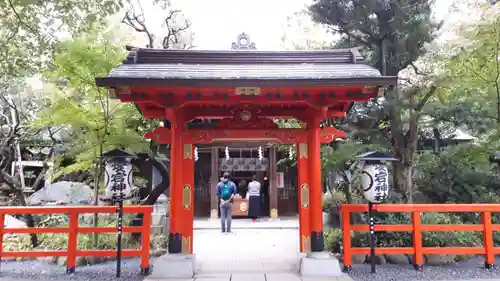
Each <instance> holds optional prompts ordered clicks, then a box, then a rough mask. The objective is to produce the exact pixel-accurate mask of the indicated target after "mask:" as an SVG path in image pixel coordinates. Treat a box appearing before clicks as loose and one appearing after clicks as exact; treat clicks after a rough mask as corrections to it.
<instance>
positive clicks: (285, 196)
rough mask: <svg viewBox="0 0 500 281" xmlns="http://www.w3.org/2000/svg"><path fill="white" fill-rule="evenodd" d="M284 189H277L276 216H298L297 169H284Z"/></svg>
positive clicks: (281, 170) (282, 170)
mask: <svg viewBox="0 0 500 281" xmlns="http://www.w3.org/2000/svg"><path fill="white" fill-rule="evenodd" d="M280 172H283V173H284V187H283V188H278V215H279V216H280V217H283V216H295V215H297V214H298V203H299V202H298V196H297V192H298V191H297V168H296V167H284V168H283V169H280Z"/></svg>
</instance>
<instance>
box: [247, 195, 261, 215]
mask: <svg viewBox="0 0 500 281" xmlns="http://www.w3.org/2000/svg"><path fill="white" fill-rule="evenodd" d="M248 216H249V217H251V218H258V217H260V196H249V197H248Z"/></svg>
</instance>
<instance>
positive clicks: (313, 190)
mask: <svg viewBox="0 0 500 281" xmlns="http://www.w3.org/2000/svg"><path fill="white" fill-rule="evenodd" d="M313 119H314V120H312V122H310V123H309V124H308V130H309V138H308V139H309V143H308V148H309V182H310V187H309V188H310V189H309V196H310V207H309V209H310V210H309V215H310V227H311V252H322V251H323V250H324V248H325V244H324V238H323V210H322V205H323V192H322V191H323V188H322V185H321V153H320V149H321V142H320V130H321V129H320V127H319V123H320V122H319V118H313Z"/></svg>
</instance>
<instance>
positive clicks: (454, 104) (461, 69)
mask: <svg viewBox="0 0 500 281" xmlns="http://www.w3.org/2000/svg"><path fill="white" fill-rule="evenodd" d="M480 12H481V16H480V18H479V20H477V21H475V22H473V23H471V24H468V25H465V26H462V27H461V28H459V30H458V31H457V36H458V40H456V41H452V42H449V43H448V44H446V45H445V46H444V47H443V48H442V50H441V53H440V56H439V57H438V58H439V60H438V67H440V68H441V69H442V72H443V75H446V77H447V79H446V80H445V81H443V83H442V84H441V88H440V90H439V92H438V97H439V100H438V102H437V103H436V104H435V106H434V107H433V108H432V111H431V112H432V113H431V116H433V117H434V118H436V119H437V120H440V121H442V122H448V123H452V124H454V125H465V126H467V128H468V129H469V130H471V131H473V132H477V133H481V134H487V135H488V136H491V137H492V142H495V143H496V145H497V146H498V145H499V143H498V129H499V128H498V124H500V65H499V60H498V54H499V50H500V8H499V7H498V5H496V7H491V6H489V5H487V6H485V7H482V8H481V10H480ZM445 50H451V51H449V52H446V51H445Z"/></svg>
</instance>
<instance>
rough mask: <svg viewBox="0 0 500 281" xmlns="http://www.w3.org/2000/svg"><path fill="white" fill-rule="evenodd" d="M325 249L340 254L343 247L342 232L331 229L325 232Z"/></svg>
mask: <svg viewBox="0 0 500 281" xmlns="http://www.w3.org/2000/svg"><path fill="white" fill-rule="evenodd" d="M324 235H325V248H326V250H328V251H329V252H331V253H340V249H341V246H342V230H341V229H339V228H330V229H328V230H327V231H325V234H324Z"/></svg>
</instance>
